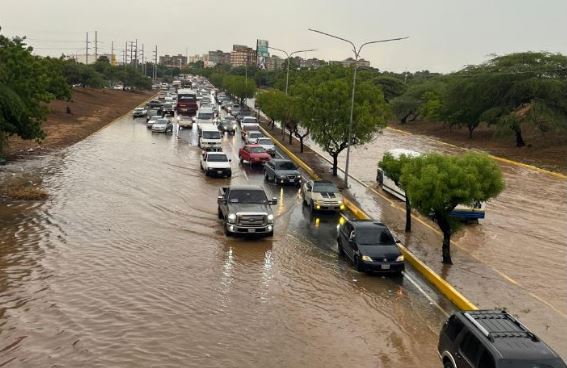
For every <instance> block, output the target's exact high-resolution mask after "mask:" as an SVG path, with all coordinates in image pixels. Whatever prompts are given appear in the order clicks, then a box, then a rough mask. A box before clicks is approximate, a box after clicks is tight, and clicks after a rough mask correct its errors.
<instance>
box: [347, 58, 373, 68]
mask: <svg viewBox="0 0 567 368" xmlns="http://www.w3.org/2000/svg"><path fill="white" fill-rule="evenodd" d="M340 63H341V64H343V66H344V67H345V68H348V67H350V66H352V65H353V64H354V63H355V60H354V59H353V58H350V57H349V58H348V59H344V60H343V61H341V62H340ZM358 66H359V67H361V66H362V67H367V68H369V67H370V61H368V60H364V59H358Z"/></svg>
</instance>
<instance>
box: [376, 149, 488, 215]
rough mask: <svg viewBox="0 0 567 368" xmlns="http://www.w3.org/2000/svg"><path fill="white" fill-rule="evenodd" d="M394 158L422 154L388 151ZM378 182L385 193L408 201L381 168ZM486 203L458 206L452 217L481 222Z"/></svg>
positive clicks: (401, 190) (407, 151)
mask: <svg viewBox="0 0 567 368" xmlns="http://www.w3.org/2000/svg"><path fill="white" fill-rule="evenodd" d="M386 153H389V154H391V155H392V157H394V158H395V159H398V158H400V156H401V155H406V156H410V157H418V156H420V155H421V153H419V152H416V151H412V150H408V149H403V148H396V149H392V150H389V151H386ZM376 181H377V182H378V184H379V185H380V187H382V189H383V190H384V191H385V192H388V193H390V194H392V195H393V196H394V197H396V198H399V199H401V200H402V201H405V200H406V193H405V192H404V190H403V189H402V188H400V187H398V186H397V185H396V183H394V181H393V180H392V179H391V178H390V177H389V176H388V175H386V173H384V171H383V170H382V169H381V168H378V172H377V175H376ZM485 208H486V203H485V202H478V203H475V205H474V206H465V205H462V204H459V205H457V207H455V209H454V210H453V211H452V212H451V216H453V217H456V218H459V219H462V220H479V219H483V218H484V215H485Z"/></svg>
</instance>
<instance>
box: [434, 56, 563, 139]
mask: <svg viewBox="0 0 567 368" xmlns="http://www.w3.org/2000/svg"><path fill="white" fill-rule="evenodd" d="M454 77H455V81H454V82H453V84H452V86H451V87H450V88H448V93H447V96H446V104H445V112H444V115H445V117H446V118H447V120H449V121H450V123H452V124H465V125H467V127H468V128H469V132H470V135H472V130H474V128H476V126H478V125H479V124H480V122H487V123H488V124H489V125H492V124H495V125H496V127H497V129H498V130H499V132H512V133H513V134H514V136H515V138H516V146H517V147H522V146H524V145H525V144H526V143H525V140H524V137H523V126H525V125H531V126H534V127H536V128H537V129H539V130H540V131H541V132H548V131H552V130H557V129H565V128H566V127H567V124H566V121H567V57H566V56H564V55H560V54H552V53H547V52H522V53H514V54H509V55H504V56H496V57H493V58H492V59H490V60H488V61H487V62H485V63H483V64H480V65H475V66H469V67H467V68H465V69H463V70H462V71H460V72H458V73H456V74H455V75H454Z"/></svg>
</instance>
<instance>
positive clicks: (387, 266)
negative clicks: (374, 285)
mask: <svg viewBox="0 0 567 368" xmlns="http://www.w3.org/2000/svg"><path fill="white" fill-rule="evenodd" d="M380 267H381V268H382V269H383V270H389V269H390V265H389V264H383V265H381V266H380Z"/></svg>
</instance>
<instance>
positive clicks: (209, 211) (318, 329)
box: [0, 117, 451, 367]
mask: <svg viewBox="0 0 567 368" xmlns="http://www.w3.org/2000/svg"><path fill="white" fill-rule="evenodd" d="M195 145H196V138H195V136H194V135H193V132H192V131H182V132H181V133H180V138H179V139H177V138H176V137H175V135H174V136H168V135H161V134H152V133H151V132H150V131H148V130H147V129H146V127H145V125H144V124H143V122H142V120H140V121H137V122H136V121H133V120H132V119H130V118H129V117H128V118H122V119H121V120H119V121H117V122H115V123H113V124H112V125H110V126H108V127H107V128H105V129H103V130H102V131H100V132H98V133H96V134H94V135H93V136H91V137H89V138H87V139H86V140H84V141H82V142H80V143H78V144H76V145H74V146H72V147H70V148H68V149H66V150H63V151H61V152H60V153H58V154H55V155H53V156H49V157H45V158H42V159H38V160H40V164H39V165H38V164H37V162H36V163H34V164H33V167H35V169H34V170H37V171H38V172H39V174H40V175H41V176H42V177H43V180H44V184H45V186H46V189H47V190H48V191H49V193H50V198H49V200H48V201H46V202H43V203H25V202H21V203H13V204H10V206H5V205H2V206H1V207H0V226H1V228H0V244H1V247H0V366H2V367H46V366H58V367H63V366H65V367H150V366H151V367H344V366H346V365H356V366H359V367H394V366H398V367H402V366H406V367H417V366H419V367H438V366H439V365H440V364H439V362H438V358H437V355H436V354H437V353H436V344H437V336H438V331H439V329H440V326H441V324H442V322H443V321H444V318H445V314H444V313H443V312H442V311H441V310H440V309H439V307H438V306H437V305H436V303H440V304H441V306H442V307H443V308H445V309H447V310H450V309H451V307H450V306H449V305H447V304H446V301H444V300H443V299H441V298H439V297H437V296H436V295H434V294H433V293H432V292H431V290H429V289H428V288H427V286H426V285H424V284H423V283H422V282H420V281H419V278H418V277H417V276H416V275H415V274H414V273H412V271H411V270H409V272H408V273H407V275H406V276H404V277H402V278H385V277H380V276H371V275H364V274H359V273H357V272H355V271H354V270H353V269H352V267H351V265H350V264H348V263H347V262H345V261H344V260H342V259H339V257H338V256H337V252H336V241H335V235H336V233H335V231H336V230H335V228H336V225H337V222H338V218H337V217H336V216H332V215H318V216H313V214H312V213H310V212H309V210H307V209H306V208H304V207H303V206H302V205H301V201H300V199H299V196H298V191H297V188H295V187H286V188H280V187H276V186H274V185H273V184H265V183H264V180H263V172H262V171H261V169H258V168H256V169H251V168H249V167H248V166H247V165H244V166H240V164H239V163H238V160H237V150H238V147H239V138H238V136H236V137H228V136H226V137H225V138H224V143H223V145H224V149H225V151H227V152H230V153H231V155H232V158H233V161H232V166H233V178H232V179H231V180H232V182H233V183H257V184H261V185H264V186H265V187H266V190H267V192H268V196H269V197H272V196H275V197H278V199H279V202H278V205H277V207H276V208H275V213H276V230H275V236H274V238H273V239H265V240H246V239H238V238H227V237H225V236H224V234H223V231H222V226H221V224H220V222H219V220H218V219H217V214H216V209H217V208H216V207H217V206H216V196H217V190H218V186H220V185H222V184H228V183H229V180H226V179H212V178H206V177H205V176H204V175H203V174H202V173H201V171H200V169H199V161H198V159H199V154H200V151H199V149H198V148H197V147H196V146H195ZM19 165H25V163H22V164H19Z"/></svg>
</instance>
